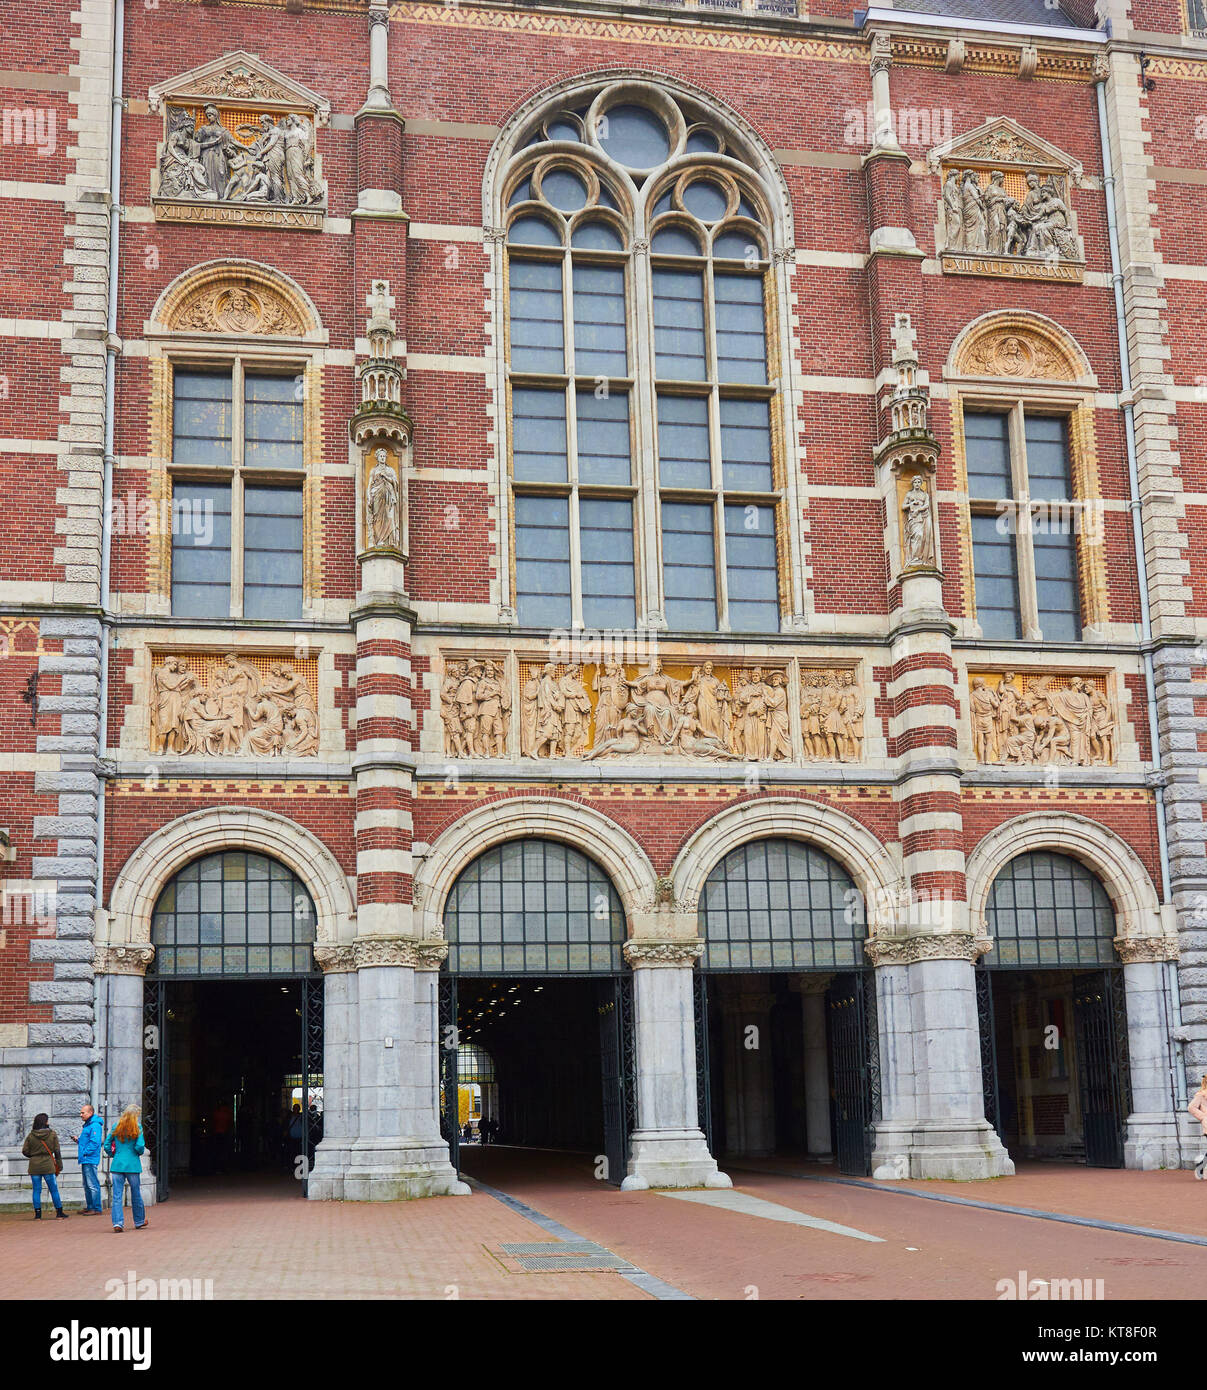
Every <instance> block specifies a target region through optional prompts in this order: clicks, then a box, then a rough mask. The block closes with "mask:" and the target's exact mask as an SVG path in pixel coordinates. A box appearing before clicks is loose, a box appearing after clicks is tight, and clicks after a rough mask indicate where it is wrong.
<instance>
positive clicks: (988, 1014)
mask: <svg viewBox="0 0 1207 1390" xmlns="http://www.w3.org/2000/svg"><path fill="white" fill-rule="evenodd" d="M974 978H975V980H976V1011H977V1025H978V1028H979V1032H980V1038H981V1093H982V1097H983V1100H984V1104H985V1118H986V1119H987V1120H988V1121H989V1123H990V1124H991V1125H992V1126H993V1128H994V1129H995V1130H996V1131H997V1133H998V1137H999V1138H1000V1137H1001V1133H1002V1130H1001V1125H1000V1124H999V1123H998V1121H999V1118H1000V1113H1001V1107H1000V1106H999V1104H998V1079H997V1027H996V1025H995V1021H994V1017H993V976H992V975H991V974H990V973H989V971H988V969H987V968H986V967H985V966H984V965H978V966H977V968H976V971H975V972H974ZM1003 1142H1005V1141H1003Z"/></svg>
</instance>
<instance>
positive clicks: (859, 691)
mask: <svg viewBox="0 0 1207 1390" xmlns="http://www.w3.org/2000/svg"><path fill="white" fill-rule="evenodd" d="M513 679H514V682H515V685H514V694H513V686H512V680H513ZM798 690H799V691H800V698H799V699H798V695H797V692H798ZM864 704H865V696H864V689H863V684H862V681H861V680H860V679H859V677H858V674H857V672H856V670H855V669H854V667H849V668H830V667H820V666H819V667H813V666H808V667H805V666H800V667H799V668H798V666H797V663H795V662H793V661H789V660H784V659H781V660H776V659H772V660H768V661H764V662H763V663H761V664H755V663H753V662H749V663H747V662H728V661H727V662H714V661H711V660H702V661H692V660H690V659H683V658H672V659H668V660H666V661H661V660H658V659H654V660H652V661H650V662H648V663H647V662H623V661H613V662H609V661H607V660H601V661H594V662H587V663H584V664H577V663H573V662H566V661H560V662H559V661H546V660H542V659H540V658H539V657H537V656H523V655H521V656H520V657H519V659H518V660H517V662H516V663H515V665H514V667H512V666H511V664H510V663H508V662H506V661H505V660H504V659H503V658H502V657H498V658H494V657H490V656H487V655H483V654H482V653H477V654H475V655H474V656H473V657H469V656H460V655H457V654H455V653H451V652H450V653H445V654H444V658H443V675H442V676H441V683H440V709H441V724H442V731H443V748H444V753H445V754H446V756H448V757H452V758H483V757H508V756H516V755H517V754H516V752H514V751H513V750H512V749H511V747H510V744H509V735H508V729H509V727H510V725H511V723H512V719H513V718H514V722H515V726H516V729H517V730H518V742H519V746H518V756H520V757H522V758H536V759H557V758H582V759H585V760H587V761H593V760H595V759H599V760H603V761H615V760H621V759H623V760H626V761H634V762H638V763H641V762H665V761H668V760H678V759H687V760H690V761H693V762H704V763H718V764H720V763H734V764H745V763H789V762H799V761H800V758H801V751H800V750H801V749H802V747H803V753H804V757H805V758H806V759H809V760H818V761H827V760H828V761H835V762H855V761H859V760H860V759H861V758H862V756H863V737H864V729H863V719H864Z"/></svg>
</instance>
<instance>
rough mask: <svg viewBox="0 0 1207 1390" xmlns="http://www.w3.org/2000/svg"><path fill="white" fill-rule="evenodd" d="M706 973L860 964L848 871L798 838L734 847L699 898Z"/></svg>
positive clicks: (860, 928) (860, 921)
mask: <svg viewBox="0 0 1207 1390" xmlns="http://www.w3.org/2000/svg"><path fill="white" fill-rule="evenodd" d="M700 932H701V934H702V936H703V937H704V961H703V965H704V968H705V969H706V970H815V969H816V970H835V969H848V970H849V969H852V968H854V967H858V966H862V965H864V964H865V960H864V955H863V939H864V936H865V930H864V913H863V909H862V900H861V898H860V895H859V892H858V890H857V889H856V887H855V883H854V880H853V879H852V878H851V876H850V874H848V873H847V871H846V870H845V869H844V868H843V867H842V865H841V864H839V863H838V862H837V861H835V860H833V859H831V858H830V856H829V855H828V854H825V853H823V852H822V851H821V850H819V849H815V848H814V847H813V846H812V845H809V844H805V843H803V842H802V841H800V840H755V841H753V842H752V843H751V844H747V845H739V846H738V848H737V849H735V850H731V851H730V852H729V853H728V854H727V855H726V856H725V858H724V859H722V860H721V862H720V863H719V864H718V865H717V867H716V868H715V869H714V870H713V871H712V873H711V874H709V876H708V881H707V882H706V883H705V885H704V891H703V892H702V893H701V895H700Z"/></svg>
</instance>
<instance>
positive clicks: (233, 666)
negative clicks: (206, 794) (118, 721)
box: [151, 652, 318, 758]
mask: <svg viewBox="0 0 1207 1390" xmlns="http://www.w3.org/2000/svg"><path fill="white" fill-rule="evenodd" d="M151 747H152V749H153V750H154V751H155V752H157V753H173V754H176V755H177V756H178V757H195V756H198V755H201V756H208V757H229V756H233V755H238V754H250V755H252V756H255V757H289V758H301V757H307V756H309V755H310V754H313V753H315V752H317V751H318V712H317V707H316V705H315V699H314V692H313V691H312V690H311V689H310V686H309V684H308V682H307V681H306V679H305V677H303V676H301V675H300V674H299V673H298V672H297V671H295V670H294V668H293V667H292V666H290V665H289V664H288V663H287V662H283V661H278V662H275V663H274V664H273V666H272V667H271V668H270V670H269V673H268V675H267V676H265V677H261V675H260V673H259V672H258V671H257V670H256V669H255V667H254V666H251V665H249V664H248V663H247V662H244V661H240V660H239V659H238V657H236V656H235V654H234V653H233V652H229V653H227V655H226V656H225V657H223V658H222V660H221V661H220V662H218V663H217V664H216V665H215V667H214V669H213V671H212V672H211V673H210V678H209V681H208V683H207V684H206V685H205V686H202V684H201V681H200V680H199V678H198V676H197V673H196V672H195V671H193V670H192V669H191V668H190V667H189V665H188V663H187V662H186V661H185V660H184V658H183V657H179V656H169V657H167V658H166V659H165V661H164V662H163V664H162V665H161V666H158V667H156V668H155V670H154V671H153V672H152V676H151Z"/></svg>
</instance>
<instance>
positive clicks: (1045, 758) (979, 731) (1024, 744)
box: [970, 671, 1118, 767]
mask: <svg viewBox="0 0 1207 1390" xmlns="http://www.w3.org/2000/svg"><path fill="white" fill-rule="evenodd" d="M1056 679H1058V677H1056V676H1053V675H1045V676H1038V677H1033V678H1031V679H1030V680H1028V681H1027V682H1026V688H1025V689H1022V688H1020V687H1019V685H1018V684H1017V678H1016V676H1015V674H1014V672H1013V671H1007V672H1006V673H1005V674H1004V675H1003V676H1002V679H1001V682H1000V684H999V685H998V687H997V689H996V690H994V689H993V688H992V687H991V686H990V684H989V682H988V680H987V679H986V677H984V676H974V677H973V679H972V690H971V697H970V710H971V716H972V734H973V751H974V754H975V756H976V759H977V761H978V762H983V763H1006V764H1011V765H1014V766H1030V765H1032V764H1037V763H1038V764H1047V765H1049V766H1051V765H1058V766H1059V765H1064V766H1073V767H1093V766H1109V765H1111V764H1112V763H1114V761H1115V757H1116V740H1117V729H1118V725H1117V720H1116V717H1115V714H1114V712H1113V710H1112V709H1111V702H1110V700H1109V699H1108V698H1107V695H1106V692H1105V691H1104V690H1102V689H1100V688H1099V687H1098V686H1096V685H1094V684H1093V683H1092V682H1091V681H1089V680H1087V679H1086V678H1085V677H1083V676H1073V677H1072V678H1069V679H1068V684H1067V685H1065V686H1064V687H1063V688H1056V687H1054V686H1053V681H1054V680H1056Z"/></svg>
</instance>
